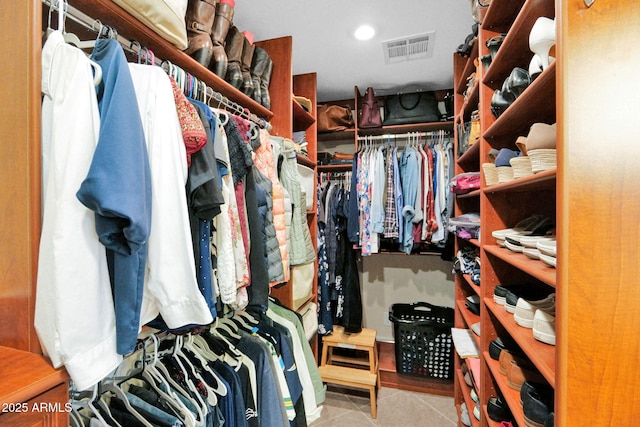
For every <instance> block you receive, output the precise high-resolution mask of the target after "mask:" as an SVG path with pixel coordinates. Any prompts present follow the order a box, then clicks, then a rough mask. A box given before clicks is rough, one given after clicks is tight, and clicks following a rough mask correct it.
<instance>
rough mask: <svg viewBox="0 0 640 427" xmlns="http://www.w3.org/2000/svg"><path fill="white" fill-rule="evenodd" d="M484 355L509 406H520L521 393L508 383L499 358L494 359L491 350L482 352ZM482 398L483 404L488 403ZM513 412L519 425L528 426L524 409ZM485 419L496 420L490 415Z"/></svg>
mask: <svg viewBox="0 0 640 427" xmlns="http://www.w3.org/2000/svg"><path fill="white" fill-rule="evenodd" d="M482 356H483V358H484V360H485V361H486V364H487V366H488V368H489V371H490V372H491V375H492V376H493V378H495V381H496V383H497V384H498V388H499V389H500V392H501V394H502V397H503V398H504V400H505V401H506V403H507V405H508V406H509V408H517V407H519V406H520V393H519V392H518V391H516V390H514V389H512V388H511V387H509V384H508V383H507V377H506V376H505V375H503V374H502V372H500V363H499V362H498V361H497V360H493V359H492V358H491V357H490V356H489V352H484V353H483V354H482ZM480 399H481V402H483V404H485V405H486V403H484V402H485V400H484V399H482V397H481V398H480ZM487 400H488V399H487ZM512 414H513V418H514V419H515V421H516V423H517V425H518V426H526V425H527V424H526V423H525V421H524V414H523V413H522V411H519V412H513V411H512ZM485 415H486V414H485ZM485 420H486V421H489V422H493V423H495V421H492V420H491V419H489V418H488V417H487V418H485ZM495 424H496V425H498V423H495Z"/></svg>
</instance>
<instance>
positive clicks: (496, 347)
mask: <svg viewBox="0 0 640 427" xmlns="http://www.w3.org/2000/svg"><path fill="white" fill-rule="evenodd" d="M517 348H518V346H517V345H516V343H515V341H513V339H512V338H511V337H509V336H506V337H504V338H501V337H497V338H496V339H494V340H491V342H490V343H489V356H490V357H491V358H492V359H493V360H497V361H499V360H500V353H501V352H502V350H504V349H507V350H508V351H513V352H516V353H518V351H517V350H516V349H517Z"/></svg>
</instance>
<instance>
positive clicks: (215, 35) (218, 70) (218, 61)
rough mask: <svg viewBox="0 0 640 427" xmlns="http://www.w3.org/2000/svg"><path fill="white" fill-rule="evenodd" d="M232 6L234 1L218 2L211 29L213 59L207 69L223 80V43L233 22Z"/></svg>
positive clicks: (225, 69) (224, 56) (224, 54)
mask: <svg viewBox="0 0 640 427" xmlns="http://www.w3.org/2000/svg"><path fill="white" fill-rule="evenodd" d="M234 6H235V2H234V0H220V2H219V3H218V5H217V6H216V14H215V19H214V21H213V28H212V29H211V40H212V41H213V59H212V61H211V63H210V64H209V69H210V70H211V71H213V72H214V73H215V74H216V75H217V76H219V77H221V78H223V79H224V76H225V75H226V74H227V54H226V52H225V51H224V41H225V39H226V37H227V33H228V32H229V27H231V23H232V22H233V8H234Z"/></svg>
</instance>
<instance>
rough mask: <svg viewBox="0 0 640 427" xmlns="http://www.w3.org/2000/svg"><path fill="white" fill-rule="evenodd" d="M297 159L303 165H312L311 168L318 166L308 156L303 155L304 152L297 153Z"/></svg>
mask: <svg viewBox="0 0 640 427" xmlns="http://www.w3.org/2000/svg"><path fill="white" fill-rule="evenodd" d="M296 161H297V162H298V163H300V164H301V165H305V166H307V167H310V168H311V169H313V168H315V167H316V162H314V161H313V160H311V159H310V158H308V157H307V156H303V155H302V154H296Z"/></svg>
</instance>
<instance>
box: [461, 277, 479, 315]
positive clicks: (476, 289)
mask: <svg viewBox="0 0 640 427" xmlns="http://www.w3.org/2000/svg"><path fill="white" fill-rule="evenodd" d="M462 278H463V279H464V281H465V283H467V284H468V285H469V287H470V288H471V289H473V292H474V293H475V294H477V295H480V293H479V292H480V286H478V285H476V284H475V283H473V282H472V281H471V275H469V274H463V275H462ZM478 320H479V319H478Z"/></svg>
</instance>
